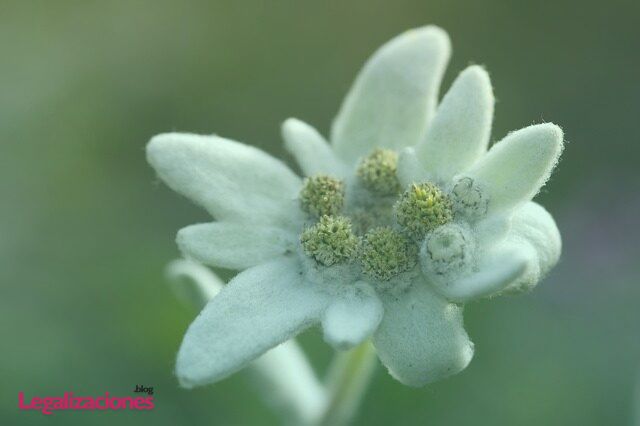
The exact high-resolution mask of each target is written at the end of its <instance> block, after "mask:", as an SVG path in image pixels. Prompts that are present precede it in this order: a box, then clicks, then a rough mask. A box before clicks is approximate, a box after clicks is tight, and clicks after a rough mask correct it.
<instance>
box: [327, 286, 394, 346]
mask: <svg viewBox="0 0 640 426" xmlns="http://www.w3.org/2000/svg"><path fill="white" fill-rule="evenodd" d="M382 314H383V309H382V302H380V299H378V296H376V293H375V291H374V290H373V288H371V286H370V285H369V284H367V283H364V282H357V283H355V284H352V285H350V286H349V287H348V288H347V289H345V292H344V293H343V294H341V295H339V296H338V297H337V299H336V300H335V301H334V302H333V303H331V305H330V306H329V308H328V309H327V311H326V312H325V314H324V318H323V320H322V328H323V330H324V339H325V340H326V341H327V343H329V344H330V345H332V346H333V347H334V348H336V349H340V350H345V349H349V348H351V347H353V346H355V345H358V344H360V343H362V342H363V341H364V340H365V339H366V338H368V337H369V336H370V335H371V334H372V333H373V332H374V331H375V329H376V328H377V327H378V324H380V320H381V319H382Z"/></svg>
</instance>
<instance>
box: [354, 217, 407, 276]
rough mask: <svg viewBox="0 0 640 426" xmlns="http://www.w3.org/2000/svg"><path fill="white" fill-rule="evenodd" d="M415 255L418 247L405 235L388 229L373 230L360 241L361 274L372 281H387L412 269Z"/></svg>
mask: <svg viewBox="0 0 640 426" xmlns="http://www.w3.org/2000/svg"><path fill="white" fill-rule="evenodd" d="M417 255H418V247H417V246H416V245H415V243H414V242H413V241H411V240H410V239H409V238H407V237H406V236H405V235H403V234H401V233H400V232H397V231H394V230H393V229H391V228H389V227H380V228H375V229H372V230H371V231H369V232H367V234H366V235H365V236H364V237H363V239H362V247H361V249H360V262H361V264H362V272H363V273H364V274H365V275H367V276H369V277H372V278H374V279H377V280H381V281H387V280H389V279H391V278H392V277H393V276H395V275H398V274H400V273H402V272H405V271H408V270H410V269H411V268H413V267H414V266H415V265H416V262H417Z"/></svg>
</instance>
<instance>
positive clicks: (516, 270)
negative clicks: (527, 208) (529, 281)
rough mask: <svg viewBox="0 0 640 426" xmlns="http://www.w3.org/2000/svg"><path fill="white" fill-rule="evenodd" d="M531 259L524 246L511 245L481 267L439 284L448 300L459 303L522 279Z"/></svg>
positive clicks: (438, 287)
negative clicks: (523, 248) (521, 247)
mask: <svg viewBox="0 0 640 426" xmlns="http://www.w3.org/2000/svg"><path fill="white" fill-rule="evenodd" d="M529 261H530V256H529V255H528V252H527V250H526V248H525V250H521V249H519V247H514V246H511V247H509V248H508V249H507V248H505V249H502V250H500V253H499V254H497V255H494V256H491V259H490V260H488V261H485V262H483V264H482V265H481V266H480V270H479V271H477V272H474V273H472V274H470V275H468V276H465V277H462V278H459V279H457V280H455V281H452V282H449V283H446V285H439V286H437V289H438V291H439V292H440V293H441V294H442V295H443V296H444V297H446V298H447V299H448V300H450V301H452V302H456V303H464V302H468V301H471V300H473V299H478V298H482V297H486V296H490V295H492V294H495V293H498V292H500V291H502V290H504V289H505V288H506V287H507V286H508V285H510V284H512V283H513V282H515V281H516V280H519V279H521V278H522V277H523V276H524V274H525V272H526V270H527V266H528V264H529Z"/></svg>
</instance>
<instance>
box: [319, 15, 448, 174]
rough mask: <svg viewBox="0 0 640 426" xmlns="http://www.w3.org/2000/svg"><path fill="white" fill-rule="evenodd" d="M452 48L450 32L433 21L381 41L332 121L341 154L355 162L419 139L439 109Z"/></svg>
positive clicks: (409, 144) (333, 134) (333, 131)
mask: <svg viewBox="0 0 640 426" xmlns="http://www.w3.org/2000/svg"><path fill="white" fill-rule="evenodd" d="M450 51H451V47H450V42H449V37H448V36H447V34H446V33H445V32H444V31H443V30H442V29H440V28H438V27H434V26H427V27H423V28H418V29H414V30H410V31H407V32H406V33H404V34H401V35H400V36H398V37H396V38H394V39H393V40H391V41H389V42H388V43H386V44H385V45H384V46H382V47H381V48H380V49H379V50H378V51H377V52H376V53H375V54H374V55H373V56H372V57H371V58H370V59H369V61H368V62H367V63H366V64H365V66H364V68H363V69H362V71H361V72H360V74H359V75H358V77H357V78H356V81H355V83H354V85H353V87H352V88H351V91H350V92H349V94H348V95H347V97H346V98H345V100H344V103H343V104H342V107H341V108H340V111H339V113H338V116H337V117H336V119H335V121H334V123H333V127H332V131H331V141H332V143H333V145H334V148H335V150H336V153H337V154H338V155H339V156H340V157H341V158H342V159H344V160H345V161H347V162H349V163H353V162H354V161H356V160H357V159H358V158H359V157H361V156H363V155H366V154H368V153H369V152H370V151H371V150H373V149H374V148H376V147H378V148H392V149H399V148H402V147H405V146H412V145H415V144H416V143H418V141H419V140H421V139H422V138H423V137H424V135H425V132H426V128H427V124H428V121H429V119H430V117H431V115H432V114H433V110H434V109H435V106H436V102H437V97H438V89H439V86H440V82H441V80H442V75H443V74H444V70H445V67H446V64H447V62H448V60H449V55H450Z"/></svg>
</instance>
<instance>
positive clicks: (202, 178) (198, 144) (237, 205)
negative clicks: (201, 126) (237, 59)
mask: <svg viewBox="0 0 640 426" xmlns="http://www.w3.org/2000/svg"><path fill="white" fill-rule="evenodd" d="M147 159H148V161H149V163H150V164H151V165H152V166H153V168H154V169H155V170H156V172H157V173H158V176H160V178H161V179H162V180H164V181H165V182H166V183H167V185H169V186H170V187H171V188H172V189H173V190H174V191H176V192H179V193H181V194H182V195H184V196H186V197H188V198H190V199H191V200H193V201H194V202H196V203H198V204H200V205H201V206H203V207H204V208H206V209H207V210H208V211H209V213H211V214H212V215H213V216H214V217H215V218H216V219H218V220H228V221H231V222H242V223H252V224H253V223H268V224H278V225H281V226H291V225H292V224H295V223H296V221H298V220H301V217H302V215H301V213H299V212H298V211H297V209H295V208H294V207H295V201H294V200H295V198H296V196H297V193H298V191H299V190H300V187H301V185H302V183H301V181H300V178H298V177H297V176H296V175H295V174H294V173H293V172H292V171H291V170H290V169H289V168H287V166H285V165H284V164H283V163H282V162H281V161H279V160H276V159H275V158H273V157H271V156H270V155H268V154H266V153H264V152H263V151H260V150H259V149H256V148H253V147H251V146H248V145H244V144H241V143H238V142H234V141H231V140H228V139H224V138H221V137H218V136H201V135H193V134H182V133H168V134H163V135H158V136H155V137H154V138H153V139H151V141H150V142H149V144H148V145H147ZM298 214H299V215H300V217H297V215H298ZM296 226H297V224H296Z"/></svg>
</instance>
